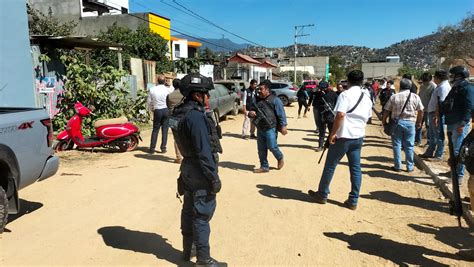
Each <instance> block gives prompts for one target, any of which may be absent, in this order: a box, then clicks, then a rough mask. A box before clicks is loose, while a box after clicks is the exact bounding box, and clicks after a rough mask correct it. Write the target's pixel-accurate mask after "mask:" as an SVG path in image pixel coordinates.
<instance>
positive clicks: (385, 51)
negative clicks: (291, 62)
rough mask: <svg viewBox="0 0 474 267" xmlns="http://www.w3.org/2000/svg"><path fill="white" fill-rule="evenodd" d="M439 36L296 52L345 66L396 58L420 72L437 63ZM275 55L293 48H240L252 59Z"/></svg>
mask: <svg viewBox="0 0 474 267" xmlns="http://www.w3.org/2000/svg"><path fill="white" fill-rule="evenodd" d="M440 38H441V34H439V33H434V34H430V35H426V36H423V37H419V38H415V39H410V40H404V41H401V42H399V43H396V44H393V45H390V46H388V47H385V48H381V49H375V48H368V47H363V46H351V45H338V46H318V45H310V44H299V45H298V52H299V53H300V54H303V53H304V55H305V56H338V57H340V58H342V59H343V61H344V62H345V65H346V66H347V65H350V64H355V63H361V62H374V61H384V60H385V57H386V56H389V55H398V56H400V60H401V61H402V62H403V63H405V64H407V65H409V66H411V67H416V68H420V69H429V68H430V67H432V66H433V65H434V64H435V63H436V55H435V47H436V45H437V44H438V42H439V41H440ZM270 51H272V52H273V53H278V54H279V56H280V57H282V56H283V57H285V55H286V56H288V57H293V53H294V52H293V51H294V50H293V46H287V47H282V48H272V49H269V48H263V47H249V48H248V49H243V50H242V52H243V53H248V54H250V55H252V56H264V55H268V54H270Z"/></svg>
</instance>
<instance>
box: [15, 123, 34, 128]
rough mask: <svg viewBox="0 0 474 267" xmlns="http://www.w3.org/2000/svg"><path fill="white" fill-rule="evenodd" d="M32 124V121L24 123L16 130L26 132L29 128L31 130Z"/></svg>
mask: <svg viewBox="0 0 474 267" xmlns="http://www.w3.org/2000/svg"><path fill="white" fill-rule="evenodd" d="M33 123H34V121H30V122H24V123H22V124H20V126H18V129H19V130H26V129H29V128H33Z"/></svg>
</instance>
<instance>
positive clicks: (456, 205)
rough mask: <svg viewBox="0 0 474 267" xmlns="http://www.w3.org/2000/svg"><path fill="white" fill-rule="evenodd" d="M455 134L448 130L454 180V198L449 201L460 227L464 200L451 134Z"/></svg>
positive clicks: (451, 211)
mask: <svg viewBox="0 0 474 267" xmlns="http://www.w3.org/2000/svg"><path fill="white" fill-rule="evenodd" d="M452 135H453V134H452V133H451V132H448V144H449V163H450V164H449V165H450V167H451V180H452V181H453V198H454V199H452V200H450V201H449V205H450V209H449V211H450V214H451V215H454V216H457V217H458V224H459V227H462V225H461V216H462V201H461V193H460V192H459V181H458V174H457V170H456V165H457V159H456V157H455V156H454V146H453V141H452V140H451V136H452Z"/></svg>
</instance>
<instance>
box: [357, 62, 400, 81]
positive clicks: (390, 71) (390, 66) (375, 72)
mask: <svg viewBox="0 0 474 267" xmlns="http://www.w3.org/2000/svg"><path fill="white" fill-rule="evenodd" d="M401 67H403V63H402V62H374V63H362V72H364V77H365V78H369V79H371V78H383V77H394V76H397V75H398V69H399V68H401Z"/></svg>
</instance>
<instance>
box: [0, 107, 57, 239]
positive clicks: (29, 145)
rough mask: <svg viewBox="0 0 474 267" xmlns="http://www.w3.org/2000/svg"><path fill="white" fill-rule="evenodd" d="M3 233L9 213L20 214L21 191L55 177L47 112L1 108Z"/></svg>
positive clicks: (0, 217) (0, 229)
mask: <svg viewBox="0 0 474 267" xmlns="http://www.w3.org/2000/svg"><path fill="white" fill-rule="evenodd" d="M0 118H1V119H0V233H2V232H3V229H4V227H5V224H6V223H7V218H8V214H16V213H18V212H19V211H20V198H19V197H18V191H19V190H20V189H23V188H25V187H27V186H29V185H30V184H33V183H34V182H36V181H41V180H44V179H46V178H48V177H50V176H53V175H54V174H55V173H56V171H57V170H58V167H59V158H58V157H56V156H54V155H53V148H52V143H53V129H52V124H51V119H50V118H49V115H48V113H47V112H46V110H44V109H37V108H0Z"/></svg>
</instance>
